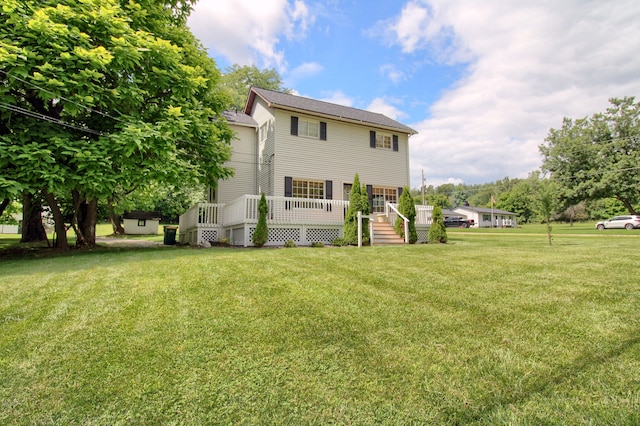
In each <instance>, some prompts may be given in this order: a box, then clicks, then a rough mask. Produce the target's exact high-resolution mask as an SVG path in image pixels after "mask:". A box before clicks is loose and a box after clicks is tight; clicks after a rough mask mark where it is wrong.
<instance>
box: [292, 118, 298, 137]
mask: <svg viewBox="0 0 640 426" xmlns="http://www.w3.org/2000/svg"><path fill="white" fill-rule="evenodd" d="M291 136H298V117H295V116H293V115H292V116H291Z"/></svg>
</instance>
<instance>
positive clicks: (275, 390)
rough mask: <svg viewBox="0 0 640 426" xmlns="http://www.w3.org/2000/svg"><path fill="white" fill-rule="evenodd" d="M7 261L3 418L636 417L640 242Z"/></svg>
mask: <svg viewBox="0 0 640 426" xmlns="http://www.w3.org/2000/svg"><path fill="white" fill-rule="evenodd" d="M449 237H450V243H449V244H446V245H413V246H400V247H365V248H362V249H357V248H319V249H312V248H298V249H200V250H198V249H185V248H177V247H161V248H157V249H136V250H132V249H131V250H123V249H119V250H105V251H102V252H101V251H99V250H98V251H94V252H91V253H78V252H76V253H72V254H69V255H64V256H57V257H47V258H39V259H37V258H29V259H22V260H17V259H10V260H2V261H0V424H25V425H26V424H29V425H31V424H109V425H113V424H287V425H289V424H390V425H391V424H393V425H397V424H486V425H489V424H491V425H493V424H516V425H517V424H523V425H524V424H616V425H617V424H639V423H640V311H639V308H640V279H639V274H638V271H639V265H640V250H638V249H639V247H640V238H639V236H636V234H629V237H627V238H621V237H619V236H617V235H613V234H600V237H597V238H596V237H593V236H585V237H581V236H571V235H566V236H555V237H554V245H553V246H551V247H550V246H549V245H548V244H547V242H546V237H544V236H538V235H531V234H529V235H527V234H522V235H517V236H513V235H508V236H507V235H505V236H496V235H484V234H480V233H477V234H471V235H470V234H466V233H456V232H451V233H450V235H449Z"/></svg>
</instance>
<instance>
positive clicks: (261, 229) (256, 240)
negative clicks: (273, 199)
mask: <svg viewBox="0 0 640 426" xmlns="http://www.w3.org/2000/svg"><path fill="white" fill-rule="evenodd" d="M258 213H259V216H258V226H256V230H255V231H253V245H255V246H256V247H262V246H263V245H265V243H266V242H267V239H268V238H269V228H267V213H269V206H268V205H267V199H266V198H265V196H264V192H263V193H262V196H261V197H260V203H259V204H258Z"/></svg>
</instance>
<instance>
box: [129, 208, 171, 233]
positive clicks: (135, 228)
mask: <svg viewBox="0 0 640 426" xmlns="http://www.w3.org/2000/svg"><path fill="white" fill-rule="evenodd" d="M160 218H161V214H160V213H158V212H146V211H140V210H135V211H131V212H126V213H125V214H124V215H122V219H123V222H124V233H125V234H129V235H151V234H157V233H158V226H159V225H160Z"/></svg>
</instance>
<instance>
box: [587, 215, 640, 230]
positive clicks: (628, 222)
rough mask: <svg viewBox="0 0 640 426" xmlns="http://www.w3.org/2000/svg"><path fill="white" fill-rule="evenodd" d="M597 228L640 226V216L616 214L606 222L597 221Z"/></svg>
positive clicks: (630, 227) (631, 227)
mask: <svg viewBox="0 0 640 426" xmlns="http://www.w3.org/2000/svg"><path fill="white" fill-rule="evenodd" d="M596 228H598V229H600V230H602V229H616V228H617V229H622V228H625V229H628V230H631V229H635V228H640V216H637V215H629V216H615V217H612V218H611V219H609V220H606V221H604V222H598V223H596Z"/></svg>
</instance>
